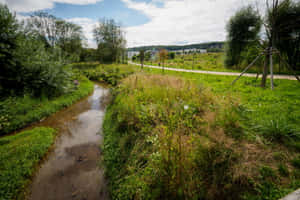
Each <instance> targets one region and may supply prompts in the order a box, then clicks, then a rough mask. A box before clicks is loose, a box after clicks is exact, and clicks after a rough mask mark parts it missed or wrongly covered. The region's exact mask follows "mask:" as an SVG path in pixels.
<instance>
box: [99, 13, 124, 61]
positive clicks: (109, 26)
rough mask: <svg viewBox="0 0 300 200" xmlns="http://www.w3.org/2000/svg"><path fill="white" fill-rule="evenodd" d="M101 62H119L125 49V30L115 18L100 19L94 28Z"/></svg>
mask: <svg viewBox="0 0 300 200" xmlns="http://www.w3.org/2000/svg"><path fill="white" fill-rule="evenodd" d="M94 37H95V40H96V42H97V45H98V49H97V50H98V56H99V60H100V62H117V61H118V59H119V58H120V56H121V55H122V52H123V51H125V46H126V40H125V37H124V31H123V30H122V28H121V26H120V25H118V24H117V23H116V22H115V21H114V20H113V19H110V20H107V19H103V20H100V21H99V23H98V25H97V27H96V28H95V29H94Z"/></svg>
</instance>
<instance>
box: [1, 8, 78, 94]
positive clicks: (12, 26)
mask: <svg viewBox="0 0 300 200" xmlns="http://www.w3.org/2000/svg"><path fill="white" fill-rule="evenodd" d="M0 14H1V16H3V17H1V19H0V23H1V24H3V27H4V28H3V30H2V31H3V33H2V31H1V37H3V39H1V40H2V41H3V48H1V51H2V49H3V52H4V54H3V56H1V55H0V57H1V58H0V59H3V60H2V61H3V62H5V63H3V65H2V64H1V76H0V95H1V97H2V96H9V95H22V94H24V93H26V94H31V95H33V96H36V97H40V96H47V97H53V96H58V95H61V94H63V93H66V92H68V89H69V88H70V87H69V86H70V84H71V82H70V76H71V72H70V71H68V70H67V69H66V68H65V67H64V65H65V63H66V61H67V60H74V59H73V58H74V57H73V56H72V55H71V54H69V53H70V52H71V53H72V54H73V53H74V52H75V51H76V50H74V49H80V48H81V36H80V34H81V29H80V28H79V27H78V26H77V25H74V24H71V23H68V22H65V21H63V20H59V19H57V18H55V17H54V16H52V15H48V14H46V13H40V14H36V15H34V16H32V17H30V18H29V19H28V20H27V21H25V22H23V24H18V23H17V21H16V19H15V18H14V16H13V15H12V14H11V13H10V12H9V10H8V9H7V8H6V7H5V6H1V9H0ZM5 27H6V28H5ZM6 37H7V39H5V38H6ZM8 39H9V40H8ZM8 47H9V48H8ZM68 52H69V53H68ZM0 54H2V53H0ZM4 55H5V56H4ZM75 60H76V59H75ZM2 61H1V62H2ZM2 66H3V67H2Z"/></svg>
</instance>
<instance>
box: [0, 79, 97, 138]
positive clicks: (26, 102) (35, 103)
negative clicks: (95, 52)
mask: <svg viewBox="0 0 300 200" xmlns="http://www.w3.org/2000/svg"><path fill="white" fill-rule="evenodd" d="M76 79H79V82H80V84H79V86H78V88H77V89H76V88H74V89H73V90H72V91H70V92H69V93H67V94H64V95H62V96H59V97H56V98H53V99H48V98H45V97H41V98H33V97H31V96H28V95H24V96H23V97H9V98H6V99H4V100H2V101H0V113H1V116H0V135H4V134H7V133H10V132H12V131H15V130H18V129H20V128H22V127H24V126H26V125H28V124H29V123H32V122H35V121H38V120H40V119H42V118H44V117H47V116H49V115H51V114H53V113H55V112H57V111H58V110H60V109H62V108H64V107H67V106H70V105H72V104H73V103H74V102H76V101H78V100H79V99H81V98H83V97H85V96H87V95H88V94H90V93H91V92H92V91H93V83H92V82H90V81H89V80H88V79H86V78H85V77H81V78H80V77H78V76H77V77H76Z"/></svg>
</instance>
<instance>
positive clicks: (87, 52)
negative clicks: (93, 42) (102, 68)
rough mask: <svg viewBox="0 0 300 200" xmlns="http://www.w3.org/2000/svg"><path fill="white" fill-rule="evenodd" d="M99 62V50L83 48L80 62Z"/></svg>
mask: <svg viewBox="0 0 300 200" xmlns="http://www.w3.org/2000/svg"><path fill="white" fill-rule="evenodd" d="M95 61H97V50H96V49H93V48H82V49H81V52H80V62H95Z"/></svg>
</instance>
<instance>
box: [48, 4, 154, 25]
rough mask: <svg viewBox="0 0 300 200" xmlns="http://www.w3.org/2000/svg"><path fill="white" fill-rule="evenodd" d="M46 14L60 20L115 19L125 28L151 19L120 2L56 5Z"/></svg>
mask: <svg viewBox="0 0 300 200" xmlns="http://www.w3.org/2000/svg"><path fill="white" fill-rule="evenodd" d="M45 11H46V12H48V13H50V14H53V15H55V16H57V17H60V18H67V19H70V18H90V19H93V20H98V19H99V18H103V17H105V18H113V19H115V20H116V21H118V22H120V23H121V24H122V25H123V26H137V25H141V24H145V23H147V22H149V21H150V19H149V18H148V17H147V16H145V15H144V14H143V13H142V12H140V11H136V10H133V9H129V8H128V7H127V6H126V4H125V3H124V2H122V1H120V0H105V1H102V2H97V3H95V4H88V5H72V4H66V3H55V7H54V8H52V9H45Z"/></svg>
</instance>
